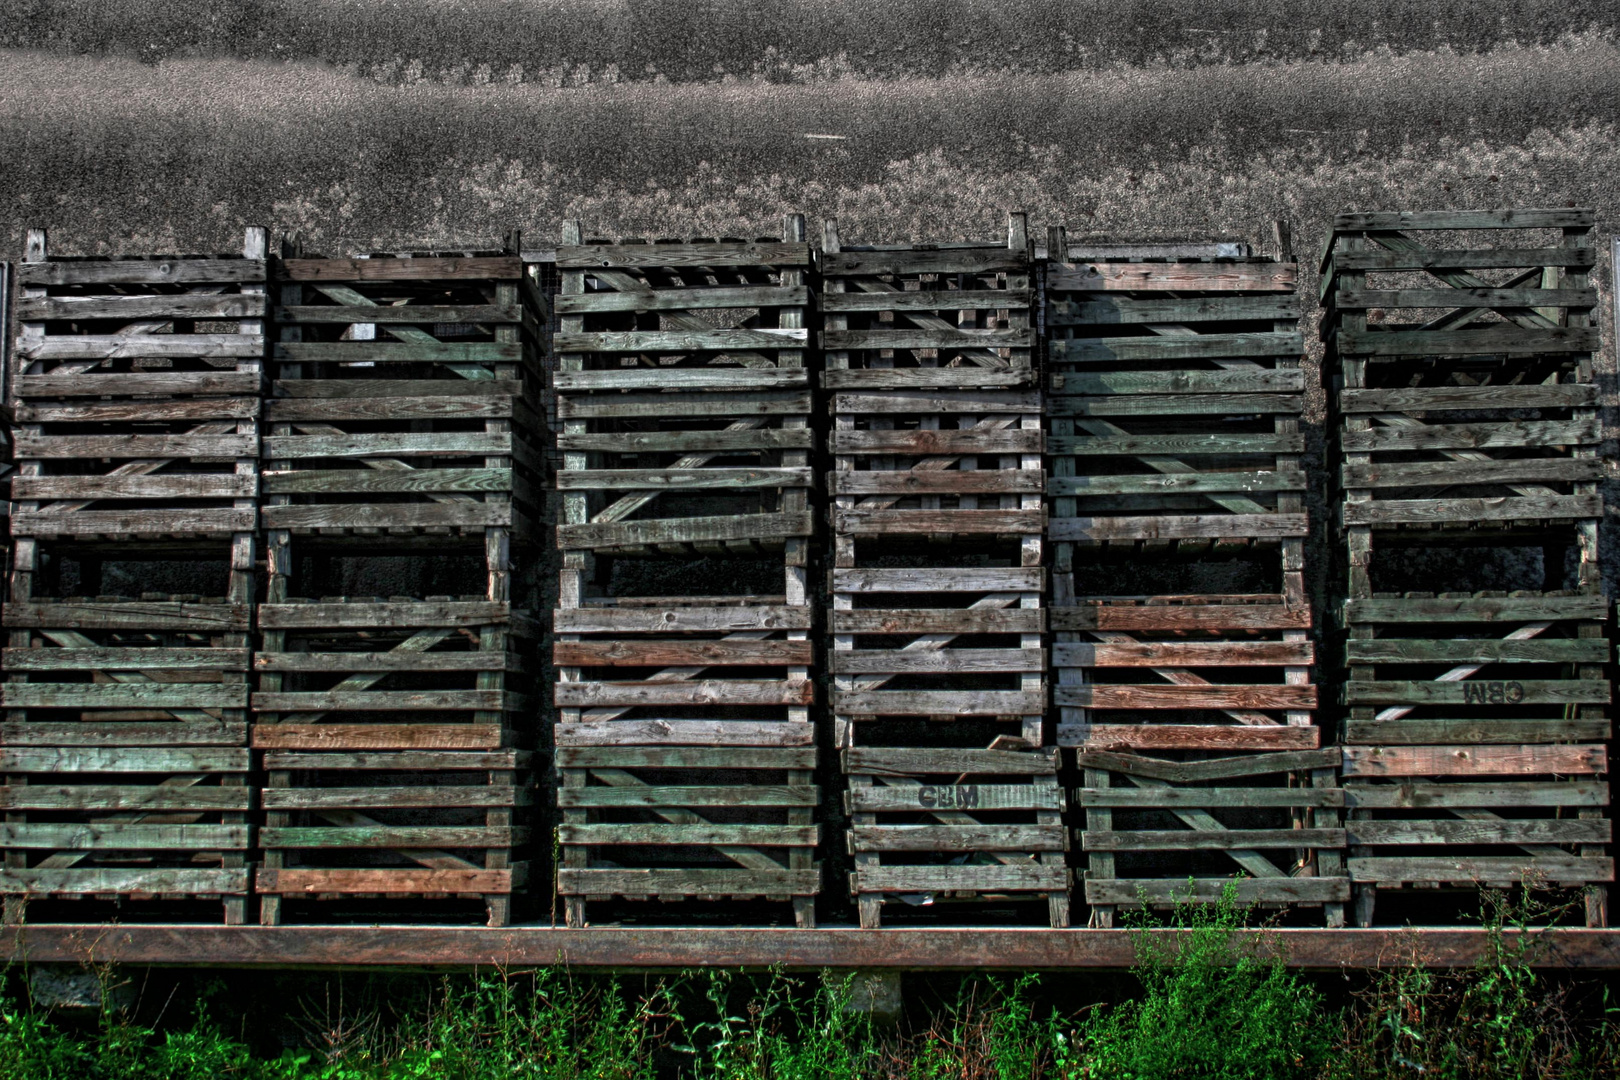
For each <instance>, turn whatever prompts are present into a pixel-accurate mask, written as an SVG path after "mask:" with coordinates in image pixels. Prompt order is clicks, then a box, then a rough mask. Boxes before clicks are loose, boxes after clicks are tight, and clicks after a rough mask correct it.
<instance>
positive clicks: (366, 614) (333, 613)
mask: <svg viewBox="0 0 1620 1080" xmlns="http://www.w3.org/2000/svg"><path fill="white" fill-rule="evenodd" d="M258 613H259V628H260V629H261V630H339V629H362V628H377V627H382V628H386V629H405V628H409V629H411V630H418V629H423V630H425V629H430V628H449V629H454V628H457V627H463V626H466V627H473V626H499V625H502V624H504V623H506V622H508V621H510V619H511V616H512V606H511V605H510V604H508V603H506V602H505V601H500V600H433V601H375V602H366V603H354V604H260V605H259V608H258Z"/></svg>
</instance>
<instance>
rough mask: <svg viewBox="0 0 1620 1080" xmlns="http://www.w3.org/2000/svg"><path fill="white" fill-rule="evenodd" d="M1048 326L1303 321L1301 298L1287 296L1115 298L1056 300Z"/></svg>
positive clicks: (1048, 313)
mask: <svg viewBox="0 0 1620 1080" xmlns="http://www.w3.org/2000/svg"><path fill="white" fill-rule="evenodd" d="M1046 310H1047V316H1046V322H1047V325H1048V326H1113V325H1118V326H1130V325H1138V326H1139V325H1142V324H1144V323H1178V324H1179V323H1199V322H1236V321H1239V320H1250V319H1256V320H1259V319H1265V320H1271V321H1281V320H1285V319H1297V318H1299V299H1298V298H1297V297H1294V296H1286V295H1273V296H1266V295H1259V296H1245V295H1242V294H1241V293H1240V294H1235V295H1234V294H1227V295H1221V296H1189V297H1180V296H1143V297H1130V296H1111V295H1107V294H1104V295H1102V296H1097V297H1088V298H1087V299H1085V300H1053V301H1052V302H1050V303H1049V304H1048V305H1047V309H1046Z"/></svg>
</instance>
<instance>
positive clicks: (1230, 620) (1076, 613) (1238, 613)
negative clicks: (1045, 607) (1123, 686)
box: [1051, 597, 1311, 630]
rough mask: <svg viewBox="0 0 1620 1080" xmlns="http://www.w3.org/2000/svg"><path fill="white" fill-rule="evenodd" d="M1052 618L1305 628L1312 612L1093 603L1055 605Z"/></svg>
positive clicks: (1112, 624) (1090, 626)
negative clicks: (1069, 605) (1067, 605)
mask: <svg viewBox="0 0 1620 1080" xmlns="http://www.w3.org/2000/svg"><path fill="white" fill-rule="evenodd" d="M1278 599H1279V600H1281V599H1282V598H1281V597H1279V598H1278ZM1051 621H1052V629H1054V630H1304V629H1309V628H1310V625H1311V613H1310V609H1309V608H1306V607H1304V606H1301V605H1293V604H1285V603H1271V604H1265V603H1260V604H1217V603H1205V604H1097V603H1091V604H1081V605H1078V606H1075V607H1059V608H1053V609H1052V614H1051Z"/></svg>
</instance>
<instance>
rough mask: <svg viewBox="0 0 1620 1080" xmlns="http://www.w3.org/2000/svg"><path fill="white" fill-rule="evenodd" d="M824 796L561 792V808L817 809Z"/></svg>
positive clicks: (741, 791)
mask: <svg viewBox="0 0 1620 1080" xmlns="http://www.w3.org/2000/svg"><path fill="white" fill-rule="evenodd" d="M819 801H820V792H819V790H818V789H817V788H814V787H809V786H798V787H794V786H781V787H766V786H747V787H744V786H735V787H733V786H711V787H705V786H701V785H699V786H693V787H651V786H637V787H584V788H566V787H565V788H558V789H557V806H558V807H559V808H561V809H573V808H602V809H606V808H609V807H614V808H633V807H655V806H677V807H680V806H699V807H706V806H735V807H745V806H800V807H803V806H815V805H816V804H817V803H818V802H819Z"/></svg>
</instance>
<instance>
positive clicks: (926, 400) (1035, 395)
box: [833, 389, 1041, 453]
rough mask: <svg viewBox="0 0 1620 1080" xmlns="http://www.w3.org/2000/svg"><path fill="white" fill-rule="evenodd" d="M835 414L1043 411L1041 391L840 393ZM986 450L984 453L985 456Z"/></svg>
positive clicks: (853, 391) (854, 391)
mask: <svg viewBox="0 0 1620 1080" xmlns="http://www.w3.org/2000/svg"><path fill="white" fill-rule="evenodd" d="M833 411H834V412H835V413H840V414H844V415H851V416H854V415H861V414H866V413H894V414H916V413H924V414H931V413H971V414H974V415H978V414H980V413H1030V414H1038V413H1040V411H1041V394H1040V391H1038V390H996V389H986V390H881V391H880V390H873V391H861V390H839V391H836V392H835V393H834V394H833ZM982 452H983V451H981V453H982Z"/></svg>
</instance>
